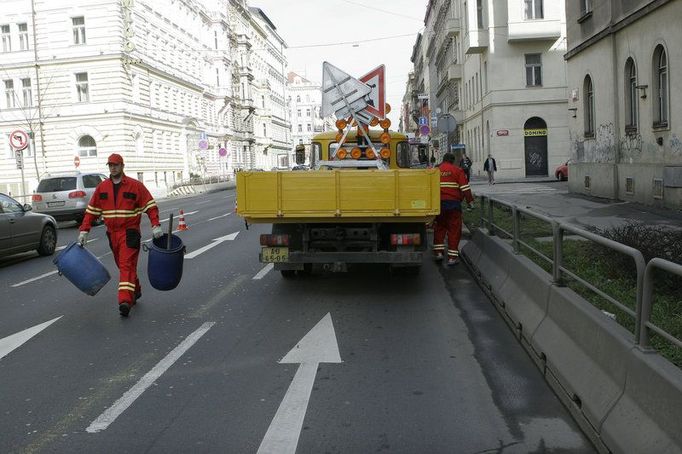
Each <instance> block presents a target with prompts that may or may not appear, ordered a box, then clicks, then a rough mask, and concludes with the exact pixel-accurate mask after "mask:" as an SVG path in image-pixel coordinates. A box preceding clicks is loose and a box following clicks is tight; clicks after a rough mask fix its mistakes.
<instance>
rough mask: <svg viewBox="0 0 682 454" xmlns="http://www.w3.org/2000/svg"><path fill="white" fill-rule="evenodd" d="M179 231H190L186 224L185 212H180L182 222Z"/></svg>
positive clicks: (179, 223)
mask: <svg viewBox="0 0 682 454" xmlns="http://www.w3.org/2000/svg"><path fill="white" fill-rule="evenodd" d="M178 230H189V227H187V224H185V212H184V211H182V210H180V221H179V222H178Z"/></svg>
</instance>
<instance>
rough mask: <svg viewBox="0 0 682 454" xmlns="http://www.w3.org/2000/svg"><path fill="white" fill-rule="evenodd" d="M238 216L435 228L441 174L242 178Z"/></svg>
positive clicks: (272, 174) (253, 219)
mask: <svg viewBox="0 0 682 454" xmlns="http://www.w3.org/2000/svg"><path fill="white" fill-rule="evenodd" d="M237 211H238V213H239V215H240V216H242V217H244V218H245V219H246V220H247V221H248V222H249V223H267V224H274V223H334V222H369V223H376V222H430V221H431V220H432V219H433V218H434V217H435V216H436V215H437V214H438V213H439V212H440V174H439V172H438V169H400V170H374V169H368V170H351V169H342V170H312V171H304V172H288V171H277V172H238V173H237Z"/></svg>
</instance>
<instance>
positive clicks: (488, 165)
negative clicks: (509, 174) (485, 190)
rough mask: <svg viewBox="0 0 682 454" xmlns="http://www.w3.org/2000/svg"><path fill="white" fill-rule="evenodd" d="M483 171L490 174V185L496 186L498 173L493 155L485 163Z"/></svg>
mask: <svg viewBox="0 0 682 454" xmlns="http://www.w3.org/2000/svg"><path fill="white" fill-rule="evenodd" d="M483 170H484V171H485V172H487V173H488V184H495V172H497V162H496V161H495V158H493V156H492V155H491V154H489V155H488V159H486V160H485V163H483Z"/></svg>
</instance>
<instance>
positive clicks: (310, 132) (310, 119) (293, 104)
mask: <svg viewBox="0 0 682 454" xmlns="http://www.w3.org/2000/svg"><path fill="white" fill-rule="evenodd" d="M287 84H288V98H287V102H288V104H289V112H290V115H291V117H290V118H291V136H292V139H293V143H294V145H298V144H303V145H305V147H306V163H310V143H311V142H312V138H313V136H314V135H315V134H317V133H320V132H324V131H330V130H332V129H334V122H333V121H332V118H330V117H326V118H321V117H320V110H321V107H322V92H321V91H320V84H318V83H315V82H312V81H310V80H308V79H306V78H305V77H303V76H301V75H299V74H296V73H295V72H290V73H289V75H288V78H287ZM292 153H293V150H292ZM292 162H294V161H293V158H292Z"/></svg>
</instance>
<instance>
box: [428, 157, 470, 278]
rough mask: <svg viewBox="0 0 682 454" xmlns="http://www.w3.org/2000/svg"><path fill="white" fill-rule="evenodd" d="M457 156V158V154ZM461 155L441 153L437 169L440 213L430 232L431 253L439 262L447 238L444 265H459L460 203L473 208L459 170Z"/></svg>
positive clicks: (467, 188) (465, 183)
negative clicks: (458, 163)
mask: <svg viewBox="0 0 682 454" xmlns="http://www.w3.org/2000/svg"><path fill="white" fill-rule="evenodd" d="M458 154H460V155H461V152H459V153H458ZM460 159H461V156H456V155H455V154H453V153H445V154H444V155H443V162H442V163H441V164H440V165H439V169H440V214H439V215H438V216H437V217H436V221H435V223H434V229H433V253H434V254H435V257H436V260H437V261H440V260H443V255H444V252H445V235H446V234H447V236H448V248H447V249H448V251H447V257H448V260H447V264H448V266H453V265H457V264H458V263H459V240H460V238H461V236H462V202H463V201H464V200H466V201H467V202H468V203H469V207H470V208H473V206H474V196H473V195H472V194H471V188H470V187H469V181H468V180H467V177H466V175H465V173H464V170H462V169H461V168H460V167H458V166H456V165H455V163H456V162H459V161H460Z"/></svg>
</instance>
